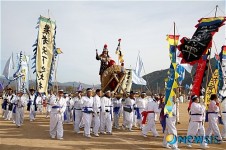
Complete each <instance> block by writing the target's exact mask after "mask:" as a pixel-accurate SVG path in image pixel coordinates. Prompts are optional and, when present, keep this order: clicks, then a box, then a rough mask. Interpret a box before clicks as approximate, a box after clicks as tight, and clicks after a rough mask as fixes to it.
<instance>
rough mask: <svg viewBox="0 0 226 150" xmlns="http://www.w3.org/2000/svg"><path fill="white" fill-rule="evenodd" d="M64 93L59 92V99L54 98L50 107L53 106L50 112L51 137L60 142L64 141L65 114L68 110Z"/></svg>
mask: <svg viewBox="0 0 226 150" xmlns="http://www.w3.org/2000/svg"><path fill="white" fill-rule="evenodd" d="M63 96H64V91H63V90H59V91H58V96H57V97H52V99H51V100H50V105H51V106H52V109H51V112H50V130H49V133H50V137H51V138H52V139H55V138H56V137H57V139H58V140H62V139H63V133H64V129H63V122H64V112H65V110H66V101H65V99H64V97H63Z"/></svg>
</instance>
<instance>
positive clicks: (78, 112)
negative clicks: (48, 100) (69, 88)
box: [73, 91, 82, 134]
mask: <svg viewBox="0 0 226 150" xmlns="http://www.w3.org/2000/svg"><path fill="white" fill-rule="evenodd" d="M76 93H77V95H76V96H75V97H74V98H73V101H74V105H73V120H74V123H73V125H74V132H75V133H77V134H79V133H80V128H79V125H80V123H81V121H82V101H81V100H82V91H78V92H76Z"/></svg>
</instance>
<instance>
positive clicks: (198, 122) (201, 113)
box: [187, 95, 208, 149]
mask: <svg viewBox="0 0 226 150" xmlns="http://www.w3.org/2000/svg"><path fill="white" fill-rule="evenodd" d="M205 110H206V107H205V105H204V104H203V103H202V104H200V103H199V98H198V96H197V95H193V96H192V104H191V107H190V121H189V125H188V132H187V136H193V139H194V138H195V137H194V136H196V135H198V136H202V137H205V128H204V125H203V121H204V119H205ZM189 142H190V141H187V147H189V148H191V147H192V146H191V144H192V143H189ZM200 146H201V148H202V149H206V148H208V146H207V144H206V143H205V140H204V139H203V142H202V143H200Z"/></svg>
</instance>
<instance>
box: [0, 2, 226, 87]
mask: <svg viewBox="0 0 226 150" xmlns="http://www.w3.org/2000/svg"><path fill="white" fill-rule="evenodd" d="M216 5H219V7H220V9H221V10H223V11H224V12H225V2H224V1H190V2H189V1H123V2H119V1H110V2H109V1H108V2H107V1H85V2H82V1H68V2H65V1H57V2H45V1H38V2H23V1H19V2H16V1H4V2H1V63H0V68H1V72H2V70H3V67H4V65H5V62H6V60H7V59H8V57H9V56H10V55H11V53H12V52H14V53H18V52H19V51H21V50H22V51H24V52H25V53H26V54H28V55H30V56H32V55H33V53H32V50H33V48H32V45H33V44H34V41H35V40H36V38H37V32H38V31H37V29H35V26H36V23H37V19H38V17H39V15H44V16H47V15H48V9H49V10H50V17H51V18H53V19H54V20H56V23H57V35H56V45H57V47H60V48H61V49H62V51H63V54H62V55H60V58H59V65H58V74H57V78H58V81H60V82H67V81H80V82H83V83H87V84H99V76H98V72H99V65H100V62H98V61H96V60H95V49H96V48H97V49H98V50H99V53H101V52H102V49H103V46H104V44H105V43H106V44H107V45H108V47H109V53H110V55H111V57H112V58H114V59H115V60H117V56H116V55H115V49H116V47H117V42H118V41H117V40H118V38H121V39H122V42H121V48H122V52H123V54H124V59H125V66H126V68H134V67H135V64H136V59H137V54H138V51H140V55H141V57H142V59H143V62H144V67H145V72H146V73H149V72H152V71H156V70H160V69H166V68H168V67H169V64H170V61H169V56H168V49H167V41H166V35H167V34H170V33H171V34H172V33H173V22H174V21H175V22H176V25H177V33H179V34H180V35H181V37H180V38H182V37H184V36H185V37H191V36H192V35H193V33H194V32H195V30H196V29H195V27H194V26H195V25H196V24H197V23H198V19H199V18H201V17H208V16H213V15H214V11H213V12H212V13H211V14H209V15H208V13H209V12H210V11H211V10H213V9H214V7H215V6H216ZM206 15H208V16H206ZM218 15H221V16H223V15H224V14H223V12H221V11H220V10H219V11H218ZM214 41H215V43H216V47H217V51H218V52H219V51H220V47H221V46H222V45H223V44H225V27H222V28H221V29H220V31H219V32H218V33H216V35H215V37H214ZM215 52H216V49H215V48H213V50H212V56H213V53H215ZM116 62H117V61H116ZM145 72H143V74H144V73H145ZM32 77H33V79H34V76H32Z"/></svg>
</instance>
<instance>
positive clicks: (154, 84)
mask: <svg viewBox="0 0 226 150" xmlns="http://www.w3.org/2000/svg"><path fill="white" fill-rule="evenodd" d="M210 66H211V69H210V71H209V72H211V70H212V71H214V70H215V68H216V61H215V59H214V58H212V59H211V60H210ZM195 70H196V65H195V66H194V67H193V69H192V72H191V74H190V73H188V72H186V74H185V79H184V81H183V82H182V85H181V86H182V87H185V85H186V84H188V85H190V84H191V83H192V77H193V75H194V73H195ZM167 72H168V69H162V70H157V71H154V72H151V73H148V74H146V75H144V76H143V78H144V79H145V80H146V81H147V86H139V85H134V84H133V85H132V90H147V89H149V90H150V91H151V92H154V93H156V92H157V93H163V92H164V88H165V79H166V78H167V77H168V74H167ZM206 72H207V71H206ZM207 77H208V80H210V78H211V73H210V74H209V75H206V76H205V78H204V80H203V84H202V86H203V87H205V86H206V78H207ZM0 82H1V83H3V84H4V86H5V85H7V80H6V79H5V78H4V77H0ZM79 84H80V82H64V83H61V82H57V85H58V86H59V88H62V89H64V90H66V89H67V88H70V90H72V89H73V91H74V90H76V89H77V87H78V86H79ZM81 85H82V88H84V89H86V88H88V87H91V88H92V87H94V88H100V85H89V84H85V83H81ZM11 86H13V87H15V86H16V81H14V82H12V83H11ZM30 87H35V81H34V80H31V81H30Z"/></svg>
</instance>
